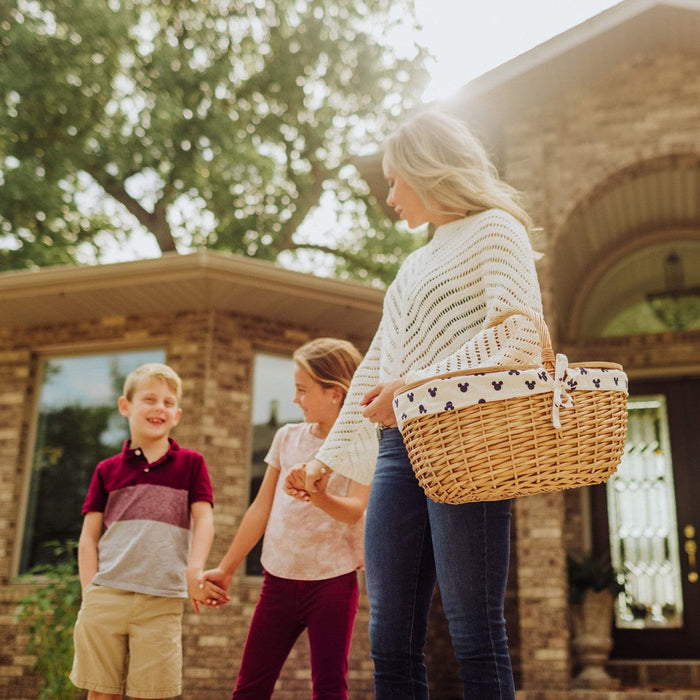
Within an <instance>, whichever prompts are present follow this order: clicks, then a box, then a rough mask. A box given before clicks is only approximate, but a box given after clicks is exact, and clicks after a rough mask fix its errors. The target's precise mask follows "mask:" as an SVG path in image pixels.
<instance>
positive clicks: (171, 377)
mask: <svg viewBox="0 0 700 700" xmlns="http://www.w3.org/2000/svg"><path fill="white" fill-rule="evenodd" d="M152 379H162V380H163V381H164V382H165V383H166V384H167V385H168V388H169V389H170V390H171V391H172V392H173V394H175V396H176V397H177V402H178V403H180V399H182V380H181V379H180V377H179V376H178V374H177V372H176V371H175V370H174V369H172V367H168V365H163V364H161V363H160V362H148V363H146V364H145V365H141V366H139V367H137V368H136V369H135V370H134V371H133V372H130V373H129V375H128V376H127V378H126V380H125V381H124V392H123V393H124V397H125V398H126V400H127V401H131V399H132V398H133V397H134V393H135V392H136V390H137V389H138V388H139V386H140V385H141V384H144V383H146V382H149V381H151V380H152Z"/></svg>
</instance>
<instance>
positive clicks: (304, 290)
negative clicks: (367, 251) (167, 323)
mask: <svg viewBox="0 0 700 700" xmlns="http://www.w3.org/2000/svg"><path fill="white" fill-rule="evenodd" d="M383 297H384V291H383V290H380V289H376V288H374V287H370V286H369V285H365V284H361V283H358V282H349V281H342V280H336V279H328V278H321V277H315V276H313V275H308V274H303V273H300V272H293V271H290V270H285V269H282V268H280V267H278V266H277V265H275V264H273V263H269V262H264V261H260V260H254V259H251V258H246V257H242V256H238V255H232V254H228V253H221V252H215V251H211V250H200V251H198V252H196V253H192V254H189V255H178V254H176V253H166V254H164V255H163V256H162V257H160V258H153V259H148V260H139V261H135V262H122V263H113V264H108V265H96V266H72V265H71V266H56V267H47V268H42V269H40V270H35V271H17V272H6V273H4V274H1V275H0V299H1V300H2V303H1V304H0V326H3V327H27V326H37V325H46V324H52V323H56V322H58V323H61V322H69V321H83V320H90V319H95V318H100V317H103V316H118V315H130V314H135V313H153V314H163V313H165V314H168V313H177V312H182V311H193V310H201V309H216V310H221V311H232V312H237V313H241V314H246V315H250V316H255V317H259V318H264V319H270V320H275V321H289V322H290V323H294V324H298V325H301V326H303V327H306V328H318V329H323V332H325V333H334V334H338V335H345V336H347V335H353V336H356V337H368V338H370V337H371V336H372V335H373V333H374V331H375V329H376V327H377V324H378V323H379V318H380V316H381V308H382V299H383Z"/></svg>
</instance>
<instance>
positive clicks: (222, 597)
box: [190, 569, 232, 612]
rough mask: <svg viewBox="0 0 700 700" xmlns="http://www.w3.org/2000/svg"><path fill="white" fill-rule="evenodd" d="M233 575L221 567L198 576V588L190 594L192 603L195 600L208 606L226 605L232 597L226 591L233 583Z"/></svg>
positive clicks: (193, 603)
mask: <svg viewBox="0 0 700 700" xmlns="http://www.w3.org/2000/svg"><path fill="white" fill-rule="evenodd" d="M231 578H232V575H231V574H228V573H226V572H225V571H222V570H221V569H208V570H207V571H203V572H202V573H200V574H199V576H197V579H196V589H195V591H194V593H191V594H190V597H191V599H192V605H193V607H194V605H195V601H197V602H199V603H202V604H203V605H205V606H206V607H208V608H218V607H220V606H222V605H226V603H228V602H229V601H230V600H231V599H230V598H229V595H228V593H227V592H226V591H227V589H228V587H229V584H230V583H231ZM195 612H196V611H195Z"/></svg>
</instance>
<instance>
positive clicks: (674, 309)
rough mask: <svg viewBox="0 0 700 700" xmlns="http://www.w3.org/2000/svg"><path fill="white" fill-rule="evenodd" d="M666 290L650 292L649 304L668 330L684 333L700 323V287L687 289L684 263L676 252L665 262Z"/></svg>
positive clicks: (671, 253)
mask: <svg viewBox="0 0 700 700" xmlns="http://www.w3.org/2000/svg"><path fill="white" fill-rule="evenodd" d="M664 283H665V288H664V289H663V290H662V291H658V292H649V293H648V294H647V302H648V303H649V306H650V307H651V309H652V311H653V312H654V314H655V315H656V317H657V318H658V319H659V321H661V323H663V324H664V325H665V326H666V328H670V329H671V330H674V331H682V330H685V329H686V328H689V327H690V326H692V325H694V324H696V323H698V322H699V321H700V287H686V286H685V276H684V273H683V261H682V260H681V257H680V256H679V255H678V253H676V252H675V251H671V252H670V253H669V254H668V255H667V256H666V258H665V260H664Z"/></svg>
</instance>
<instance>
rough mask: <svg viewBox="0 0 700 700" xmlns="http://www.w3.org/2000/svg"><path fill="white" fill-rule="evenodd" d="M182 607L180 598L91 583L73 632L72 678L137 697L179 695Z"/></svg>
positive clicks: (101, 689) (97, 688)
mask: <svg viewBox="0 0 700 700" xmlns="http://www.w3.org/2000/svg"><path fill="white" fill-rule="evenodd" d="M183 610H184V599H182V598H164V597H162V596H153V595H145V594H143V593H133V592H132V591H122V590H119V589H117V588H108V587H106V586H97V585H95V584H90V585H89V586H88V587H87V589H86V590H85V596H84V598H83V603H82V606H81V608H80V612H79V613H78V620H77V622H76V623H75V632H74V633H73V641H74V644H75V656H74V659H73V670H72V671H71V674H70V679H71V681H72V683H73V684H74V685H76V686H77V687H78V688H87V689H88V690H95V691H97V692H100V693H112V694H114V695H121V694H123V693H124V692H126V694H127V695H130V696H131V697H137V698H164V697H175V696H177V695H180V693H181V692H182V614H183Z"/></svg>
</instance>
